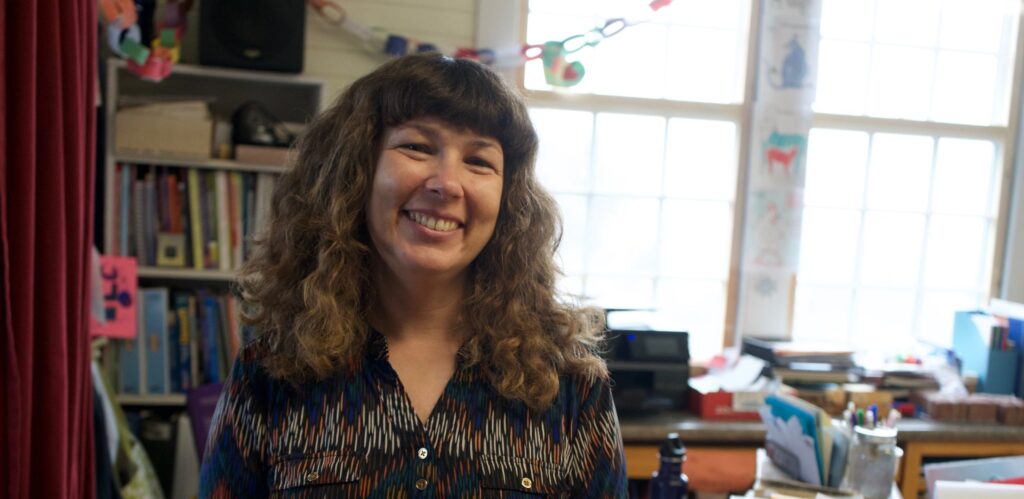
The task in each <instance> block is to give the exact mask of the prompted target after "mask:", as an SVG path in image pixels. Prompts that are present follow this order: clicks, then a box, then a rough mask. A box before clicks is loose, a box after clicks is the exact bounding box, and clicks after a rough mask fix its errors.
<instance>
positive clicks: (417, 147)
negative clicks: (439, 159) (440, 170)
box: [398, 143, 430, 154]
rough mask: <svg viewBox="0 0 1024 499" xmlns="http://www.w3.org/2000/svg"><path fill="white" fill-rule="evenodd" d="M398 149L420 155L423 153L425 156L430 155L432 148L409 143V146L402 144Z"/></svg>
mask: <svg viewBox="0 0 1024 499" xmlns="http://www.w3.org/2000/svg"><path fill="white" fill-rule="evenodd" d="M398 147H399V148H401V149H406V150H409V151H414V152H419V153H423V154H429V153H430V146H428V145H426V144H417V143H409V144H402V145H400V146H398Z"/></svg>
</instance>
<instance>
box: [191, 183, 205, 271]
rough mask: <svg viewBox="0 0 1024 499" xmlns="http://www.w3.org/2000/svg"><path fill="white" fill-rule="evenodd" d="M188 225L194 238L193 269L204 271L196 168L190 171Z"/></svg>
mask: <svg viewBox="0 0 1024 499" xmlns="http://www.w3.org/2000/svg"><path fill="white" fill-rule="evenodd" d="M187 175H188V208H189V210H188V224H189V226H190V227H189V228H190V230H191V233H190V235H191V238H192V268H194V269H196V270H203V269H204V268H206V264H205V260H204V258H203V221H202V220H203V217H202V212H201V211H200V203H199V171H198V170H196V169H195V168H190V169H189V170H188V174H187Z"/></svg>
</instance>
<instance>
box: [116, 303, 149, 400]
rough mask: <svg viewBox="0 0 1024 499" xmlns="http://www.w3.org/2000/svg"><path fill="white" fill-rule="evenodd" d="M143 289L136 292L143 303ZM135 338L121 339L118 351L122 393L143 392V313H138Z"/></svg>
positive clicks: (119, 379)
mask: <svg viewBox="0 0 1024 499" xmlns="http://www.w3.org/2000/svg"><path fill="white" fill-rule="evenodd" d="M141 299H142V291H141V290H140V291H138V292H137V294H136V302H135V303H142V302H141ZM139 312H141V311H139ZM135 322H136V329H135V338H132V339H130V340H121V341H120V342H119V344H120V351H119V352H118V368H119V371H118V381H119V383H118V384H119V387H118V391H119V392H120V393H128V394H136V395H137V394H140V393H143V388H142V387H143V382H142V341H143V331H144V329H145V328H144V327H143V318H142V314H141V313H136V321H135Z"/></svg>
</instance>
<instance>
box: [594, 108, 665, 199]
mask: <svg viewBox="0 0 1024 499" xmlns="http://www.w3.org/2000/svg"><path fill="white" fill-rule="evenodd" d="M595 140H596V141H597V142H596V147H595V149H596V153H595V159H596V161H595V166H596V171H595V173H594V176H595V184H594V190H595V191H596V192H600V193H607V194H640V195H652V196H656V195H658V194H660V193H661V172H662V159H663V155H662V153H663V151H664V144H665V119H664V118H660V117H656V116H639V115H632V114H610V113H599V114H598V115H597V136H596V137H595Z"/></svg>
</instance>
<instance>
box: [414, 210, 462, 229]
mask: <svg viewBox="0 0 1024 499" xmlns="http://www.w3.org/2000/svg"><path fill="white" fill-rule="evenodd" d="M408 213H409V218H410V219H412V221H413V222H416V223H418V224H420V225H422V226H424V227H427V228H429V229H431V230H436V231H439V232H450V231H453V230H455V229H457V228H458V227H459V224H457V223H455V222H452V221H451V220H440V219H437V218H434V217H431V216H428V215H424V214H423V213H419V212H415V211H410V212H408Z"/></svg>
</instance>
